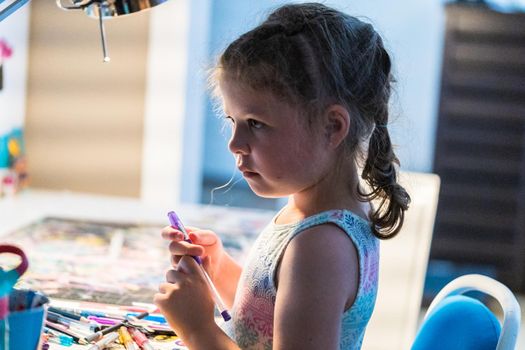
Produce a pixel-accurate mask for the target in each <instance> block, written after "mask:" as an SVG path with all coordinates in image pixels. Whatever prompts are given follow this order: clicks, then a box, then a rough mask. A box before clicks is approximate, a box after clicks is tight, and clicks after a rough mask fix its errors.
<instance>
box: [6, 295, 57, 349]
mask: <svg viewBox="0 0 525 350" xmlns="http://www.w3.org/2000/svg"><path fill="white" fill-rule="evenodd" d="M13 298H16V299H29V298H34V292H33V291H30V290H15V291H14V292H13V293H12V294H11V297H10V304H11V306H12V305H13ZM46 312H47V299H46V301H45V302H43V303H35V305H34V306H31V305H30V306H29V307H26V308H24V309H23V310H17V309H12V310H11V311H10V313H9V315H8V317H7V322H8V323H7V324H8V326H7V329H8V332H9V350H39V349H40V345H41V344H40V338H41V335H42V329H43V327H44V320H45V317H46Z"/></svg>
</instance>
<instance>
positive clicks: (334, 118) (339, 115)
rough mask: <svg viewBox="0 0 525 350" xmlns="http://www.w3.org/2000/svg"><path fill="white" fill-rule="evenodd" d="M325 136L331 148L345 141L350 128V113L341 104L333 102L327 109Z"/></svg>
mask: <svg viewBox="0 0 525 350" xmlns="http://www.w3.org/2000/svg"><path fill="white" fill-rule="evenodd" d="M324 127H325V136H326V140H327V142H328V144H329V146H330V147H331V148H334V149H335V148H337V147H339V145H340V144H341V143H342V142H343V141H344V139H345V138H346V136H347V135H348V131H349V130H350V113H348V110H347V109H346V108H345V107H343V106H341V105H339V104H333V105H330V106H328V108H327V109H326V110H325V124H324Z"/></svg>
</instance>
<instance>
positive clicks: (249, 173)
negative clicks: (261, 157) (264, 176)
mask: <svg viewBox="0 0 525 350" xmlns="http://www.w3.org/2000/svg"><path fill="white" fill-rule="evenodd" d="M256 175H257V173H254V172H253V171H243V172H242V176H244V177H254V176H256Z"/></svg>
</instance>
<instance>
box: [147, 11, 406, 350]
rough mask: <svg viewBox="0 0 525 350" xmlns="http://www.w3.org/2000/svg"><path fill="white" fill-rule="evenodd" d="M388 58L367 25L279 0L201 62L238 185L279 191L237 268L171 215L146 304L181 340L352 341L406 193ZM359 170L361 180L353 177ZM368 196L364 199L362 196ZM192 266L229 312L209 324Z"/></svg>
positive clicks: (227, 345)
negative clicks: (169, 261)
mask: <svg viewBox="0 0 525 350" xmlns="http://www.w3.org/2000/svg"><path fill="white" fill-rule="evenodd" d="M390 68H391V67H390V58H389V55H388V53H387V52H386V51H385V49H384V47H383V43H382V40H381V37H380V36H379V35H378V34H377V33H376V32H375V30H374V29H373V28H372V26H371V25H370V24H367V23H364V22H362V21H360V20H358V19H357V18H355V17H351V16H349V15H346V14H344V13H341V12H339V11H336V10H334V9H332V8H329V7H326V6H324V5H321V4H317V3H309V4H294V5H286V6H283V7H281V8H279V9H277V10H276V11H274V12H273V13H272V14H271V15H270V16H269V17H268V18H267V19H266V21H265V22H263V23H262V24H261V25H259V26H258V27H256V28H255V29H253V30H251V31H249V32H247V33H245V34H243V35H242V36H240V37H239V38H238V39H237V40H235V41H234V42H233V43H231V44H230V45H229V46H228V47H227V49H226V50H225V52H224V53H223V54H222V56H221V57H220V60H219V63H218V65H217V66H216V68H215V70H214V73H213V75H212V78H213V81H214V82H215V86H216V90H217V91H218V93H219V96H220V98H221V101H222V106H223V109H224V112H225V115H227V117H226V118H227V119H228V120H229V121H230V122H231V127H232V136H231V139H230V141H229V149H230V151H231V152H232V153H233V155H234V157H235V158H236V161H237V167H238V168H239V170H240V171H241V172H242V174H243V176H244V178H245V179H246V181H247V182H248V184H249V186H250V188H251V189H252V190H253V191H254V192H255V193H256V194H257V195H259V196H262V197H282V196H288V203H287V205H286V206H285V207H284V208H283V209H282V210H281V211H280V212H279V213H278V214H277V215H276V216H275V218H274V219H273V220H272V222H270V223H269V225H268V226H267V227H266V228H265V229H264V230H263V232H262V233H261V234H260V236H259V237H258V239H257V241H256V242H255V244H254V247H253V248H252V251H251V253H250V256H249V258H248V260H247V262H246V264H245V265H244V267H242V268H241V266H239V265H238V264H237V263H235V261H233V259H232V258H231V257H230V256H229V255H228V254H226V253H225V252H224V250H223V248H222V244H221V241H220V239H219V238H218V237H217V235H216V234H215V233H213V232H211V231H205V230H199V229H191V230H190V238H191V239H192V240H193V242H194V244H189V243H186V242H184V241H183V240H182V233H181V232H179V231H177V230H175V229H174V228H172V227H166V228H165V229H164V230H163V231H162V235H163V237H164V238H166V239H169V240H171V243H170V251H171V254H172V256H173V265H174V269H173V270H170V271H169V272H168V273H167V276H166V279H167V281H168V282H169V283H165V284H162V285H160V287H159V293H157V294H156V295H155V303H156V304H157V305H158V307H159V308H160V310H161V312H162V313H163V314H164V315H165V316H166V318H167V320H168V322H169V324H170V325H171V326H172V327H173V329H174V330H175V331H176V332H177V334H178V335H180V336H181V337H182V339H183V340H184V341H185V342H186V343H187V344H188V346H189V348H190V349H293V350H295V349H359V348H360V347H361V343H362V340H363V336H364V333H365V328H366V325H367V323H368V320H369V319H370V316H371V315H372V311H373V308H374V303H375V298H376V292H377V279H378V276H377V274H378V259H379V244H378V238H379V239H387V238H391V237H393V236H394V235H396V234H397V233H398V232H399V230H400V229H401V226H402V224H403V214H404V211H405V210H407V208H408V204H409V202H410V197H409V196H408V194H407V193H406V191H405V190H404V189H403V188H402V187H401V186H400V185H399V184H398V183H397V180H396V171H397V170H396V167H397V165H398V164H399V162H398V160H397V158H396V156H395V155H394V152H393V150H392V146H391V143H390V137H389V134H388V129H387V124H388V100H389V96H390V83H391V81H392V76H391V74H390ZM360 168H362V172H361V174H360V176H361V178H362V179H363V180H364V181H365V182H366V189H364V188H362V187H360V185H359V184H360V182H359V177H360V176H359V169H360ZM373 199H376V200H377V202H376V203H378V204H377V207H376V208H372V206H371V204H370V201H371V200H373ZM188 255H198V256H201V257H202V258H203V259H204V266H205V268H206V269H207V271H208V273H209V275H210V276H211V278H212V279H213V281H214V283H215V286H216V287H217V289H218V290H219V292H220V294H221V296H222V297H223V299H224V300H225V302H226V304H227V305H228V306H229V307H231V312H232V320H231V321H229V322H226V323H224V324H223V325H221V326H218V325H217V324H216V323H215V322H214V306H213V301H212V298H211V296H210V293H209V289H208V287H207V285H206V282H205V279H204V277H203V275H202V273H201V271H200V270H199V268H198V265H197V264H196V263H195V261H194V260H193V259H192V258H191V257H188Z"/></svg>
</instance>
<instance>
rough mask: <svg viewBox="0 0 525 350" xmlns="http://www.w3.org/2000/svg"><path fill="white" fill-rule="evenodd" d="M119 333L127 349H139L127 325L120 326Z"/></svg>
mask: <svg viewBox="0 0 525 350" xmlns="http://www.w3.org/2000/svg"><path fill="white" fill-rule="evenodd" d="M118 335H119V340H120V342H121V343H122V344H124V347H125V348H126V350H139V348H138V347H137V344H135V342H134V341H133V338H131V335H130V334H129V332H128V329H127V328H126V327H124V326H122V327H120V328H119V329H118Z"/></svg>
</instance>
